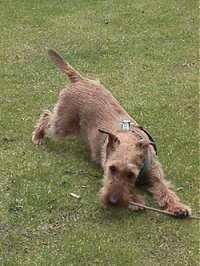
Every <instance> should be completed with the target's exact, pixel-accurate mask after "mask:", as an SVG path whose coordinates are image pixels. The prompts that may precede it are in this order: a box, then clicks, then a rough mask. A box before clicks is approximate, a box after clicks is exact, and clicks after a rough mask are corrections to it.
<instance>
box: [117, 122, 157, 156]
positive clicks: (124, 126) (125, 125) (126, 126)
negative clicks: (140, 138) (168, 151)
mask: <svg viewBox="0 0 200 266" xmlns="http://www.w3.org/2000/svg"><path fill="white" fill-rule="evenodd" d="M134 127H136V128H139V129H140V130H142V131H143V132H144V133H145V134H146V135H147V136H148V138H149V140H150V141H151V145H152V146H153V148H154V150H155V152H156V154H157V147H156V143H155V141H154V139H153V137H152V136H151V135H150V133H149V132H148V131H147V130H146V129H145V128H143V127H142V126H140V125H135V123H134V122H132V121H131V120H128V119H127V120H123V121H122V122H121V131H124V132H127V131H134Z"/></svg>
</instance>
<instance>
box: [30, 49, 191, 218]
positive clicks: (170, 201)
mask: <svg viewBox="0 0 200 266" xmlns="http://www.w3.org/2000/svg"><path fill="white" fill-rule="evenodd" d="M48 55H49V57H50V58H51V60H52V61H53V62H54V63H55V64H56V65H57V66H58V67H59V68H60V69H61V71H62V72H64V73H65V74H66V75H67V76H68V78H69V80H70V81H71V83H70V86H69V87H68V88H64V89H63V90H62V91H61V93H60V95H59V99H58V101H57V103H56V104H55V107H54V109H53V111H52V112H51V111H49V110H47V111H44V112H43V113H42V114H41V116H40V118H39V120H38V122H37V124H36V126H35V129H34V131H33V134H32V142H33V143H34V144H35V145H40V144H42V143H43V141H44V137H45V135H47V136H50V137H54V138H64V137H66V136H69V135H79V136H81V137H82V138H83V139H84V140H85V143H86V144H87V146H89V149H90V151H91V157H92V159H93V160H94V161H96V162H97V163H99V164H100V165H101V167H102V168H103V172H104V178H103V182H102V183H103V185H102V188H101V189H100V192H99V194H98V198H99V200H100V202H101V203H102V204H103V206H105V207H110V206H112V207H116V206H119V207H124V208H127V209H130V210H138V209H140V207H137V206H133V205H132V204H130V202H131V201H134V202H136V203H140V204H144V198H143V197H142V196H141V195H139V194H137V193H136V191H135V189H134V188H135V186H136V185H137V184H145V185H146V187H147V189H148V190H149V191H150V192H151V193H152V194H153V196H154V198H155V200H156V201H157V202H158V204H159V206H160V207H161V208H162V209H164V210H167V211H169V212H171V213H172V214H173V215H175V216H178V217H184V216H190V215H191V209H190V207H188V206H186V205H184V204H183V203H182V202H181V201H180V199H179V197H178V196H177V195H176V194H175V192H174V191H173V190H172V188H171V185H170V183H169V182H168V181H167V180H166V179H165V177H164V173H163V170H162V166H161V164H160V163H159V161H158V158H157V155H156V146H155V143H154V141H153V139H152V137H151V136H150V134H149V133H148V132H147V131H146V130H144V129H143V128H142V127H141V126H139V124H138V123H137V122H136V121H135V120H134V119H133V118H132V117H131V116H130V115H129V114H128V113H127V112H126V111H125V110H124V109H123V107H122V106H121V105H120V104H119V102H118V101H117V100H116V99H115V98H114V97H113V96H112V94H111V93H110V92H109V91H108V90H107V89H105V88H104V87H103V86H102V85H101V84H100V83H99V82H97V81H94V80H90V79H87V78H85V77H83V76H82V75H81V74H80V73H79V72H78V71H76V70H75V69H74V68H73V67H72V66H70V64H68V63H66V62H65V61H64V60H63V59H62V57H61V56H60V55H59V54H58V53H57V52H56V51H54V50H52V49H49V50H48Z"/></svg>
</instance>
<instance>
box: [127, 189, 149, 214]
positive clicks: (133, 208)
mask: <svg viewBox="0 0 200 266" xmlns="http://www.w3.org/2000/svg"><path fill="white" fill-rule="evenodd" d="M131 202H133V203H131ZM134 203H139V204H142V205H144V204H145V201H144V197H143V196H142V195H139V194H135V193H134V194H132V195H131V198H130V201H129V204H128V209H129V210H130V211H139V210H143V207H139V206H135V205H134Z"/></svg>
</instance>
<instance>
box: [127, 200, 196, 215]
mask: <svg viewBox="0 0 200 266" xmlns="http://www.w3.org/2000/svg"><path fill="white" fill-rule="evenodd" d="M129 203H130V204H132V205H135V206H138V207H141V208H144V209H147V210H150V211H154V212H159V213H163V214H166V215H171V216H174V217H177V218H178V217H179V216H177V215H176V214H174V213H173V212H169V211H165V210H160V209H156V208H153V207H149V206H146V205H143V204H140V203H137V202H133V201H129ZM187 218H192V219H200V217H197V216H187Z"/></svg>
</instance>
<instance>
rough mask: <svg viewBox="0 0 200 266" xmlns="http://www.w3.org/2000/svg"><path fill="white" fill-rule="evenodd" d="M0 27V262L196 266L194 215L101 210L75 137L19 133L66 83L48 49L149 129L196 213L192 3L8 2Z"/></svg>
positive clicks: (94, 174) (97, 175)
mask: <svg viewBox="0 0 200 266" xmlns="http://www.w3.org/2000/svg"><path fill="white" fill-rule="evenodd" d="M0 29H1V42H0V60H1V68H0V87H1V93H0V104H1V105H0V106H1V109H0V110H1V116H0V132H1V136H0V145H1V152H0V233H1V238H0V265H26V266H27V265H71V266H72V265H109V266H111V265H113V266H114V265H137V266H140V265H148V266H151V265H152V266H154V265H192V266H193V265H194V266H195V265H199V252H198V246H199V242H198V239H199V223H198V221H196V220H175V219H172V218H170V217H166V216H162V215H159V214H154V213H150V212H147V211H146V212H142V213H130V212H127V211H126V210H118V211H113V210H104V209H102V208H101V207H100V206H99V204H98V202H97V199H96V193H97V192H98V190H99V188H100V182H101V172H100V170H99V169H98V167H97V166H96V165H95V164H94V163H92V162H91V161H90V159H89V154H88V152H87V151H86V149H85V147H84V146H83V145H82V144H81V143H80V142H79V141H78V140H77V139H74V138H71V139H68V140H66V142H65V143H54V142H53V141H48V143H47V145H45V146H43V147H39V148H37V147H34V146H33V145H32V144H31V142H30V136H31V132H32V128H33V125H34V123H35V121H36V119H37V118H38V115H39V114H40V112H41V110H42V109H45V108H48V107H51V106H53V103H54V102H55V100H56V95H57V93H58V91H59V90H60V88H61V87H62V86H63V85H64V84H65V82H66V81H65V77H64V76H62V75H61V74H60V73H59V71H58V70H57V69H56V68H55V67H54V66H53V65H52V64H51V63H50V62H49V60H48V58H47V56H46V52H45V47H53V48H56V49H57V50H58V51H59V52H60V53H62V55H64V56H65V58H67V59H68V61H69V62H70V63H71V64H72V65H74V66H75V67H76V68H77V69H80V70H81V71H82V72H83V73H87V75H88V76H89V77H90V78H99V79H100V80H101V81H102V82H103V83H104V84H105V86H106V87H107V88H109V89H110V90H111V91H112V93H113V94H114V95H115V96H116V98H117V99H119V100H120V102H121V103H122V105H123V106H124V107H125V108H126V109H127V110H128V112H129V113H130V114H132V115H133V116H134V118H136V120H137V121H139V122H140V123H141V124H142V125H144V126H146V127H147V128H148V129H149V131H150V132H151V133H152V135H153V136H154V137H155V139H156V141H157V146H158V147H159V156H160V160H161V162H162V163H163V165H164V168H165V171H166V173H167V176H168V177H169V179H170V180H171V181H172V182H173V183H174V184H175V186H176V187H177V188H178V194H179V196H180V197H181V198H182V199H183V201H184V202H186V203H188V204H190V205H191V206H192V209H193V210H194V212H195V211H198V207H199V206H198V203H199V194H198V193H199V181H198V176H199V146H198V140H197V138H198V134H199V132H198V130H199V128H198V113H199V92H198V34H197V31H198V6H197V2H196V1H194V0H191V1H187V0H174V1H158V0H151V1H145V0H140V1H136V0H125V1H119V0H115V1H114V0H107V1H99V0H96V1H92V0H87V1H86V0H85V1H84V0H77V1H69V0H65V1H64V0H60V1H53V0H48V1H47V0H43V1H39V0H35V1H25V0H8V1H1V10H0ZM71 192H74V193H77V194H80V195H81V200H76V199H74V198H72V197H70V193H71ZM146 197H147V203H148V204H149V205H150V204H151V205H154V203H153V202H152V200H151V198H150V197H149V196H148V195H146Z"/></svg>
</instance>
